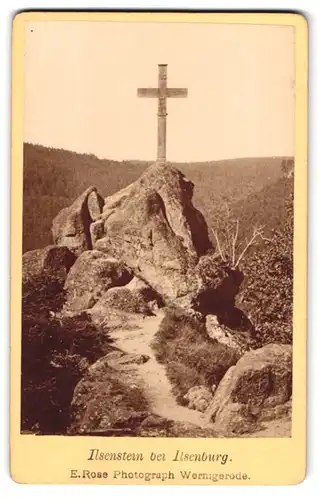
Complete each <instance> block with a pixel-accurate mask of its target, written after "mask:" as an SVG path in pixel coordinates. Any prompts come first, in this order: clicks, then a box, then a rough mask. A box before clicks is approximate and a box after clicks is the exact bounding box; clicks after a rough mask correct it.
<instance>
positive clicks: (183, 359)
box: [153, 309, 239, 402]
mask: <svg viewBox="0 0 319 500" xmlns="http://www.w3.org/2000/svg"><path fill="white" fill-rule="evenodd" d="M153 348H154V350H155V352H156V358H157V360H158V361H159V362H160V363H163V364H165V365H166V370H167V376H168V378H169V379H170V381H171V383H172V384H173V388H174V393H175V394H176V395H177V396H178V398H179V401H180V402H181V401H182V396H184V394H185V393H186V392H187V391H188V390H189V389H190V388H191V387H193V386H195V385H206V386H208V387H210V386H212V385H213V384H215V385H218V384H219V382H220V381H221V379H222V378H223V376H224V375H225V373H226V371H227V370H228V369H229V368H230V367H231V366H233V365H234V364H236V363H237V361H238V359H239V355H238V354H237V352H236V351H235V350H234V349H231V348H230V347H228V346H226V345H223V344H219V343H218V342H216V341H214V340H212V339H211V338H210V337H208V335H207V331H206V327H205V324H204V323H203V322H201V321H199V320H197V319H195V318H193V317H190V316H188V315H187V314H186V313H185V312H182V311H180V310H174V309H169V310H168V311H167V314H166V316H165V318H164V319H163V321H162V323H161V326H160V328H159V330H158V332H157V334H156V336H155V340H154V341H153Z"/></svg>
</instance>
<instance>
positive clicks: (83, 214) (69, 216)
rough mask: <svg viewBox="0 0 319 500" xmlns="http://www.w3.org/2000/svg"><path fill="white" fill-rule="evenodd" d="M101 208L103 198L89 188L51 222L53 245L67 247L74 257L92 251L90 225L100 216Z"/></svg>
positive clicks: (94, 189) (93, 189)
mask: <svg viewBox="0 0 319 500" xmlns="http://www.w3.org/2000/svg"><path fill="white" fill-rule="evenodd" d="M102 206H103V198H102V197H101V196H100V195H99V194H98V193H97V190H96V188H94V187H89V188H88V189H87V190H86V191H84V193H82V194H81V196H79V197H78V198H77V199H76V200H75V202H74V203H73V204H72V205H71V206H70V207H67V208H64V209H62V210H61V211H60V212H59V213H58V215H57V216H56V217H55V219H54V220H53V224H52V236H53V241H54V243H55V244H56V245H63V246H66V247H68V248H69V249H70V250H72V252H74V253H75V254H76V255H80V254H81V253H82V252H84V251H85V250H90V249H92V241H91V235H90V225H91V223H92V222H94V221H95V220H96V219H97V218H98V217H99V216H100V214H101V211H102Z"/></svg>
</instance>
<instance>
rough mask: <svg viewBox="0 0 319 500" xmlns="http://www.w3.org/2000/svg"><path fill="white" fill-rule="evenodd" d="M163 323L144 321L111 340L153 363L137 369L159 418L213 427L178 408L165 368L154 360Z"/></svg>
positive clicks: (194, 413) (154, 318)
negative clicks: (156, 336)
mask: <svg viewBox="0 0 319 500" xmlns="http://www.w3.org/2000/svg"><path fill="white" fill-rule="evenodd" d="M162 319H163V313H161V312H159V313H158V314H157V315H156V316H151V317H147V318H145V319H142V320H141V321H140V322H139V323H138V324H137V325H136V326H137V328H135V329H127V330H125V329H123V330H122V329H119V330H115V331H113V332H112V333H111V334H110V336H111V337H112V339H113V340H114V343H115V345H116V347H118V348H119V349H121V350H122V351H124V352H126V353H129V354H131V353H139V354H147V355H148V356H149V357H150V359H149V360H148V361H147V362H146V363H144V364H142V365H136V366H137V368H136V371H137V380H138V382H139V385H141V387H142V388H143V392H144V394H145V396H146V398H147V400H148V402H149V405H150V409H151V411H152V412H153V413H155V414H156V415H160V416H161V417H165V418H167V419H169V420H175V421H177V422H188V423H190V424H193V425H196V426H198V427H202V428H203V427H212V426H211V425H210V424H209V423H208V422H207V419H206V418H205V415H204V414H203V413H201V412H199V411H195V410H190V409H188V408H186V407H184V406H180V405H178V404H177V402H176V400H175V398H174V396H173V394H172V388H171V384H170V382H169V380H168V378H167V376H166V373H165V368H164V366H163V365H161V364H159V363H158V362H157V361H156V359H155V354H154V351H153V350H152V348H151V342H152V340H153V338H154V335H155V333H156V332H157V330H158V328H159V325H160V323H161V321H162Z"/></svg>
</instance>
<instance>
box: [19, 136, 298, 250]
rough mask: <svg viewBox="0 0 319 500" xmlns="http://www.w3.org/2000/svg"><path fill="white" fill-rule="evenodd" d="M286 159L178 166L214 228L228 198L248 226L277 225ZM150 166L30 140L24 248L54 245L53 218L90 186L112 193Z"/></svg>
mask: <svg viewBox="0 0 319 500" xmlns="http://www.w3.org/2000/svg"><path fill="white" fill-rule="evenodd" d="M283 159H284V158H282V157H275V158H243V159H235V160H223V161H212V162H200V163H195V162H194V163H173V166H175V167H177V168H179V169H180V170H181V171H182V172H183V173H184V174H185V175H186V176H187V177H188V178H189V179H190V180H191V181H193V182H194V184H195V191H194V204H195V205H196V206H197V208H199V209H200V210H201V211H202V212H203V214H204V216H205V218H206V220H207V223H208V226H209V227H211V226H212V225H215V224H218V221H219V220H220V219H221V217H222V216H223V211H224V205H225V203H224V202H225V201H227V202H228V203H229V204H230V205H231V207H232V209H233V210H234V213H236V214H238V216H239V217H240V218H241V219H242V220H243V221H245V222H243V224H242V226H243V227H245V226H246V225H247V224H250V223H253V222H254V219H256V220H257V219H258V221H257V222H258V223H259V220H260V221H262V220H264V219H266V223H268V225H269V221H270V222H271V225H272V224H274V225H275V226H276V225H278V224H279V220H278V219H280V217H281V216H280V213H281V211H280V210H279V209H278V207H279V205H280V204H281V200H282V197H285V192H286V191H285V189H286V188H285V185H286V184H287V183H286V184H285V182H283V183H282V181H281V180H280V179H281V177H282V172H281V163H282V160H283ZM150 164H151V162H145V161H113V160H107V159H105V160H101V159H99V158H97V157H96V156H94V155H86V154H78V153H74V152H71V151H66V150H63V149H53V148H46V147H43V146H38V145H32V144H24V189H23V193H24V213H23V231H24V235H23V251H24V252H25V251H28V250H31V249H33V248H39V247H43V246H45V245H48V244H49V243H51V234H50V229H51V223H52V219H53V218H54V217H55V215H56V214H57V213H58V212H59V211H60V210H61V209H62V208H63V207H66V206H68V205H70V204H71V203H72V202H73V201H74V200H75V198H76V197H77V196H78V195H79V194H81V193H82V192H83V191H84V190H85V189H86V188H87V187H88V186H90V185H93V186H96V187H97V189H98V190H99V192H100V193H101V194H102V195H103V196H108V195H110V194H112V193H114V192H116V191H118V190H119V189H121V188H123V187H125V186H126V185H128V184H130V183H131V182H133V181H134V180H136V179H137V178H138V177H139V176H140V175H141V173H142V172H143V171H144V170H145V169H146V168H147V167H148V166H149V165H150ZM291 185H292V183H291ZM278 204H279V205H278ZM269 212H271V213H272V215H271V217H270V218H269ZM266 214H268V215H266ZM261 223H263V222H261Z"/></svg>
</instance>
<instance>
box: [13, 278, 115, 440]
mask: <svg viewBox="0 0 319 500" xmlns="http://www.w3.org/2000/svg"><path fill="white" fill-rule="evenodd" d="M61 297H63V293H62V291H61V290H60V289H58V288H57V284H52V283H49V284H46V283H45V282H43V281H39V282H34V283H33V284H32V285H28V286H27V287H24V289H23V298H22V305H23V311H22V312H23V314H22V365H21V377H22V378H21V383H22V392H21V429H22V430H23V431H26V430H27V431H37V432H39V433H42V434H63V433H64V432H65V430H66V428H67V426H68V423H69V406H70V402H71V400H72V396H73V390H74V387H75V385H76V384H77V382H78V381H79V380H80V379H81V378H82V377H83V375H84V374H85V373H86V370H87V368H88V366H89V365H90V364H91V363H93V362H94V361H95V360H97V359H98V358H99V357H101V356H103V355H104V354H105V353H106V352H107V350H108V349H109V342H108V339H107V336H106V334H105V333H103V332H101V331H98V330H97V329H96V327H95V326H94V325H93V324H92V323H91V322H90V319H89V317H88V316H87V315H86V314H82V315H79V316H76V317H73V318H65V319H60V318H58V317H56V316H55V314H54V312H53V311H54V310H55V311H56V310H58V308H59V305H60V303H61Z"/></svg>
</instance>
